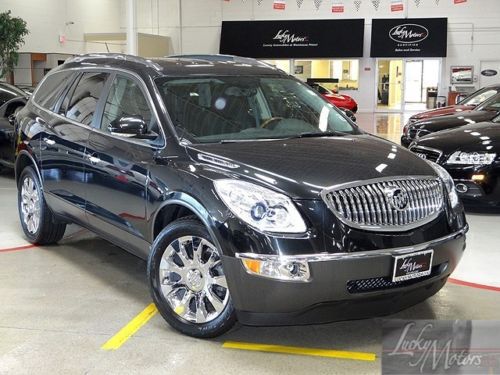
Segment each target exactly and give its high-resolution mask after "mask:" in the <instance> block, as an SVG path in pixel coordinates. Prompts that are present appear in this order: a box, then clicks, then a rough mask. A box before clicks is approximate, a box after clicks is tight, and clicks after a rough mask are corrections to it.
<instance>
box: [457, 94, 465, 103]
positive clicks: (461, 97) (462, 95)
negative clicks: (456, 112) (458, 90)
mask: <svg viewBox="0 0 500 375" xmlns="http://www.w3.org/2000/svg"><path fill="white" fill-rule="evenodd" d="M466 97H467V95H465V94H459V95H457V97H456V98H455V104H458V103H460V102H461V101H462V100H464V99H465V98H466Z"/></svg>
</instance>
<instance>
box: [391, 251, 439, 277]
mask: <svg viewBox="0 0 500 375" xmlns="http://www.w3.org/2000/svg"><path fill="white" fill-rule="evenodd" d="M433 255H434V250H424V251H419V252H416V253H411V254H405V255H398V256H395V257H394V270H393V272H392V281H393V282H397V281H404V280H410V279H416V278H419V277H424V276H429V275H430V274H431V268H432V256H433Z"/></svg>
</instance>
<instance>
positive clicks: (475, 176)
mask: <svg viewBox="0 0 500 375" xmlns="http://www.w3.org/2000/svg"><path fill="white" fill-rule="evenodd" d="M484 178H485V175H484V174H473V175H472V181H484Z"/></svg>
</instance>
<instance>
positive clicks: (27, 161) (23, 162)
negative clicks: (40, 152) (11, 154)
mask: <svg viewBox="0 0 500 375" xmlns="http://www.w3.org/2000/svg"><path fill="white" fill-rule="evenodd" d="M28 166H32V167H33V168H34V169H35V172H36V174H37V175H38V178H39V180H40V184H43V180H42V175H41V173H40V169H39V168H38V163H37V162H36V160H35V158H34V157H33V155H31V154H30V153H29V152H28V151H26V150H21V151H20V152H19V154H18V155H17V158H16V164H15V166H14V170H15V177H16V185H17V183H18V182H19V177H21V172H22V171H23V169H24V168H26V167H28ZM42 186H43V185H42Z"/></svg>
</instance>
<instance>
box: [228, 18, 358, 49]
mask: <svg viewBox="0 0 500 375" xmlns="http://www.w3.org/2000/svg"><path fill="white" fill-rule="evenodd" d="M364 27H365V22H364V20H362V19H352V20H349V19H348V20H287V21H223V22H222V32H221V41H220V53H222V54H230V55H238V56H245V57H254V58H274V59H279V58H285V59H289V58H336V57H362V56H363V35H364Z"/></svg>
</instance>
